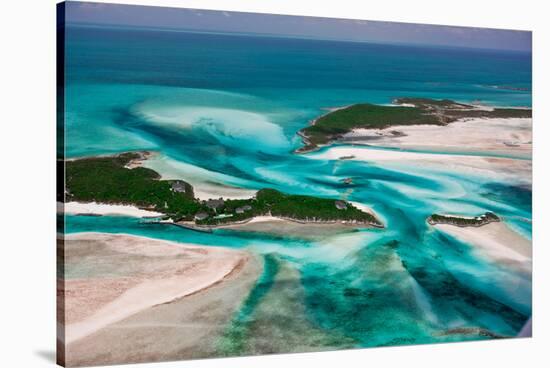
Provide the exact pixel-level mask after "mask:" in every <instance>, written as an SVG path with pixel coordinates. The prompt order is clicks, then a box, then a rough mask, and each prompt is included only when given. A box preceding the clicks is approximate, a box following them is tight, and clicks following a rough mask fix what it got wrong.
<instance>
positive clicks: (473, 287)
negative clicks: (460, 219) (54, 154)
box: [66, 25, 532, 354]
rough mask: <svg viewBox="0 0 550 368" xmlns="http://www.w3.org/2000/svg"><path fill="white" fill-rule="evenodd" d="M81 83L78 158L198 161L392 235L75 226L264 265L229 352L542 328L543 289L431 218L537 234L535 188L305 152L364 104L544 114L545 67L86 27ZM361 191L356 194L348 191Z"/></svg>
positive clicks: (71, 53)
mask: <svg viewBox="0 0 550 368" xmlns="http://www.w3.org/2000/svg"><path fill="white" fill-rule="evenodd" d="M66 73H67V86H66V103H67V105H66V154H67V156H68V157H81V156H88V155H97V154H107V153H115V152H123V151H127V150H143V149H150V150H156V151H158V152H160V155H161V157H162V159H163V160H166V162H170V163H175V164H176V165H178V164H179V165H184V166H180V167H183V168H185V169H182V170H183V171H181V170H180V174H181V173H182V172H183V176H182V179H185V175H184V174H185V170H190V171H189V172H193V173H195V172H197V171H196V170H200V172H201V176H202V178H201V180H203V181H205V182H214V183H217V184H225V185H231V186H237V187H242V188H249V189H259V188H263V187H272V188H277V189H279V190H281V191H285V192H288V193H300V194H310V195H316V196H323V197H329V198H345V199H347V200H350V201H355V202H359V203H362V204H365V205H368V206H370V207H372V208H373V209H374V210H375V211H376V213H377V214H378V215H379V216H380V217H381V218H382V219H383V221H384V223H385V224H386V226H387V228H386V229H385V230H362V231H357V232H352V233H347V234H339V235H334V236H331V237H326V238H324V239H319V240H315V241H314V240H304V239H299V238H296V237H292V236H287V237H280V236H279V237H275V236H268V235H260V234H250V233H244V232H237V231H228V230H218V231H215V232H214V233H212V234H206V233H199V232H193V231H189V230H185V229H181V228H178V227H174V226H169V225H153V224H145V223H142V222H141V221H140V220H138V219H131V218H125V217H85V216H68V217H67V231H68V232H69V233H72V232H82V231H100V232H109V233H128V234H136V235H141V236H148V237H153V238H159V239H169V240H174V241H180V242H186V243H197V244H204V245H219V246H226V247H234V248H248V249H250V250H252V251H253V252H256V253H258V254H259V255H261V256H262V257H264V259H265V262H266V267H265V271H264V275H262V277H261V278H260V280H259V281H258V284H257V286H256V288H255V289H254V290H252V291H251V294H250V297H249V298H248V299H247V300H246V301H245V302H244V304H243V306H242V310H241V311H240V312H239V313H238V314H237V315H236V316H235V317H234V322H233V323H232V326H228V332H227V334H226V336H225V337H224V338H225V339H228V338H229V339H230V340H231V341H230V343H227V341H226V343H223V344H221V345H220V346H223V348H220V354H240V353H242V354H245V353H256V352H266V351H264V350H265V349H264V350H262V348H259V347H258V346H263V345H261V344H259V341H260V339H266V337H265V336H262V335H261V330H262V329H261V326H275V325H276V326H283V325H284V326H286V327H288V326H293V327H292V328H286V327H285V328H284V329H282V330H285V331H287V332H286V333H287V334H293V335H294V336H293V337H294V338H296V336H300V335H304V336H305V337H304V339H303V340H302V342H301V345H299V346H298V347H297V348H298V350H311V349H324V348H343V347H350V346H381V345H398V344H411V343H427V342H445V341H456V340H467V339H479V338H482V337H481V336H480V335H479V334H477V333H472V331H473V329H483V330H488V331H490V332H491V333H493V334H496V335H503V336H513V335H515V334H517V332H518V331H519V330H520V329H521V327H522V325H523V324H524V323H525V321H526V320H527V319H528V318H529V316H530V314H531V280H530V275H524V274H519V273H516V272H514V271H511V270H510V269H507V268H506V267H504V266H503V265H501V264H498V263H496V262H494V261H492V260H490V259H488V258H484V257H483V256H481V255H480V254H479V253H477V252H476V251H475V249H473V248H472V246H470V245H468V244H464V243H461V242H459V241H457V240H456V239H454V238H452V237H450V236H448V235H445V234H444V233H442V232H439V231H436V230H433V229H430V228H429V227H428V226H427V225H426V223H425V218H426V217H427V216H428V215H430V214H432V213H434V212H455V213H461V214H465V215H475V214H478V213H480V212H483V211H493V212H495V213H497V214H499V215H500V216H502V217H503V218H504V219H505V221H506V223H507V224H508V225H509V226H511V227H512V228H513V229H514V230H516V231H518V232H520V233H521V234H522V235H523V236H525V237H527V238H530V236H531V212H532V210H531V189H530V188H526V187H525V186H522V185H520V183H519V182H518V183H516V182H513V181H510V180H508V179H504V178H501V177H494V176H486V175H482V174H479V173H476V172H475V171H459V170H456V169H452V168H449V169H445V168H443V169H442V168H438V167H425V166H424V167H423V166H414V165H410V164H407V165H404V164H402V165H400V164H398V163H391V164H389V163H384V162H359V161H351V160H350V161H347V160H346V161H330V160H321V159H313V158H312V157H311V155H295V154H293V153H292V151H293V150H294V149H295V148H296V147H299V146H300V144H301V142H300V139H299V138H298V137H297V136H296V134H295V133H296V131H297V130H299V129H301V128H302V127H304V126H306V125H307V124H308V121H310V120H311V119H313V118H315V117H316V116H318V115H319V114H322V113H324V112H325V111H326V110H325V109H326V108H330V107H335V106H343V105H348V104H352V103H356V102H365V101H368V102H374V103H391V100H392V99H393V98H396V97H401V96H422V97H433V98H451V99H455V100H458V101H463V102H472V101H480V102H481V103H485V104H488V105H498V106H530V105H531V93H530V87H531V55H530V54H525V53H517V52H505V51H487V50H471V49H451V48H433V47H406V46H392V45H373V44H364V43H349V42H334V41H317V40H301V39H289V38H285V39H282V38H281V39H279V38H273V37H269V38H267V37H257V36H252V35H238V36H237V35H223V34H200V33H187V32H166V31H153V30H146V29H130V28H120V27H119V28H116V29H115V28H107V27H84V26H78V25H70V26H69V27H68V31H67V69H66ZM496 86H501V87H502V86H506V88H496ZM518 88H519V90H518ZM524 89H527V90H524ZM366 149H370V148H366ZM454 154H456V153H454ZM347 177H352V178H354V184H353V185H351V186H347V185H343V184H342V183H341V182H340V181H341V179H343V178H347ZM277 285H279V286H280V285H287V287H286V289H288V290H293V291H295V294H292V295H288V292H286V293H285V292H283V291H281V290H284V288H280V287H277ZM281 305H283V306H286V308H288V313H287V314H283V315H281V313H279V311H277V308H281ZM296 305H299V306H300V308H303V310H302V312H301V313H293V312H292V311H293V310H295V309H296V308H295V306H296ZM270 308H272V309H270ZM273 328H275V327H273ZM476 331H477V330H476ZM307 337H309V338H307ZM288 338H289V339H290V338H292V336H291V337H288ZM237 340H238V341H237ZM282 340H283V339H282V338H279V339H275V340H273V341H269V344H268V345H269V346H270V349H272V351H270V352H282V351H290V350H289V348H288V346H286V345H285V344H284V341H282ZM262 341H263V340H262Z"/></svg>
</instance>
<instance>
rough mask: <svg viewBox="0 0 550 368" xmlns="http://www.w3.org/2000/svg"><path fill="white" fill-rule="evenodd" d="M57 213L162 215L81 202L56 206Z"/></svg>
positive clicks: (122, 207)
mask: <svg viewBox="0 0 550 368" xmlns="http://www.w3.org/2000/svg"><path fill="white" fill-rule="evenodd" d="M57 212H58V213H63V212H65V213H66V214H71V215H102V216H106V215H120V216H129V217H158V216H162V213H160V212H156V211H151V210H143V209H141V208H137V207H136V206H131V205H123V204H107V203H96V202H90V203H82V202H67V203H65V204H64V205H63V204H62V203H58V204H57Z"/></svg>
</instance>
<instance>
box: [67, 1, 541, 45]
mask: <svg viewBox="0 0 550 368" xmlns="http://www.w3.org/2000/svg"><path fill="white" fill-rule="evenodd" d="M66 4H67V5H66V21H67V22H69V23H93V24H106V25H120V26H138V27H155V28H170V29H182V30H193V31H211V32H238V33H258V34H270V35H279V36H284V37H304V38H315V39H326V40H342V41H357V42H372V43H390V44H421V45H434V46H435V45H437V46H449V47H470V48H481V49H499V50H515V51H529V52H530V51H531V32H529V31H514V30H499V29H490V28H473V27H454V26H453V27H451V26H440V25H428V24H414V23H396V22H380V21H368V20H353V19H336V18H319V17H300V16H289V15H275V14H258V13H241V12H230V11H213V10H199V9H185V8H167V7H156V6H141V5H122V4H105V3H92V2H77V1H69V2H67V3H66Z"/></svg>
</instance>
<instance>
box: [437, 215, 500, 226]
mask: <svg viewBox="0 0 550 368" xmlns="http://www.w3.org/2000/svg"><path fill="white" fill-rule="evenodd" d="M426 221H427V222H428V224H430V225H437V224H447V225H454V226H459V227H479V226H483V225H487V224H490V223H491V222H500V218H499V217H498V216H497V215H495V214H494V213H492V212H485V213H484V214H482V215H479V216H475V217H462V216H451V215H439V214H433V215H431V216H430V217H428V219H427V220H426Z"/></svg>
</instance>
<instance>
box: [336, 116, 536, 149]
mask: <svg viewBox="0 0 550 368" xmlns="http://www.w3.org/2000/svg"><path fill="white" fill-rule="evenodd" d="M532 125H533V124H532V119H530V118H508V119H486V118H476V119H463V120H459V121H456V122H453V123H450V124H449V125H446V126H437V125H408V126H392V127H390V128H386V129H355V130H354V131H353V132H350V133H348V134H346V135H345V136H344V140H345V141H346V142H348V143H353V144H372V145H376V146H382V147H399V148H403V149H426V150H437V151H443V152H453V151H455V152H472V153H481V152H485V153H489V152H490V153H494V154H510V155H517V156H521V157H531V150H532V140H533V132H532Z"/></svg>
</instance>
